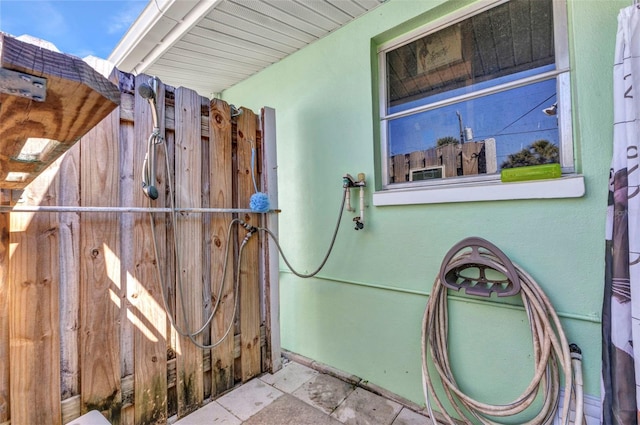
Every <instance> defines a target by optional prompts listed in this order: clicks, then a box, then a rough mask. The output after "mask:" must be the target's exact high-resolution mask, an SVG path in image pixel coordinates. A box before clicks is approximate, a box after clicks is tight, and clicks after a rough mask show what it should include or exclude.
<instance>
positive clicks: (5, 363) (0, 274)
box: [0, 213, 11, 423]
mask: <svg viewBox="0 0 640 425" xmlns="http://www.w3.org/2000/svg"><path fill="white" fill-rule="evenodd" d="M8 275H9V213H2V214H0V359H2V361H0V423H3V422H7V421H8V420H9V419H10V418H11V395H10V392H9V385H10V383H9V377H10V371H11V365H10V362H9V360H10V359H9V351H10V350H9V319H10V316H9V276H8Z"/></svg>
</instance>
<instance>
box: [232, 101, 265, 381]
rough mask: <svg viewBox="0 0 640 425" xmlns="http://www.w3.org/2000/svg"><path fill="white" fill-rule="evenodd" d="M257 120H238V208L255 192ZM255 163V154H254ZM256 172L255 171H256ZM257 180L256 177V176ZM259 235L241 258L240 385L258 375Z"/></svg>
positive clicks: (250, 217) (246, 115) (248, 218)
mask: <svg viewBox="0 0 640 425" xmlns="http://www.w3.org/2000/svg"><path fill="white" fill-rule="evenodd" d="M256 130H257V117H256V114H254V113H253V111H251V110H249V109H245V108H243V109H242V115H240V116H239V117H238V137H237V140H238V146H237V161H238V173H237V176H238V206H239V207H242V208H247V207H248V206H249V199H250V198H251V195H252V194H253V193H254V187H253V181H252V178H251V148H252V146H254V147H255V145H256V143H257V140H256V139H257V138H256ZM256 163H257V154H256ZM256 172H257V171H256ZM256 179H258V177H257V176H256ZM243 219H244V221H245V222H247V223H249V224H252V225H254V226H258V225H259V221H258V215H257V214H245V215H244V217H243ZM246 233H247V231H246V230H245V229H244V228H242V227H240V228H239V233H238V240H239V241H242V239H243V238H244V237H245V235H246ZM258 238H259V234H256V235H255V236H253V237H252V238H251V239H250V240H249V241H248V243H247V244H246V246H245V247H244V250H243V252H242V257H241V258H240V343H241V356H240V363H241V367H242V371H241V372H242V375H241V376H242V382H246V381H248V380H249V379H251V378H252V377H254V376H256V375H258V374H259V373H260V372H261V364H260V289H259V285H258V281H259V278H260V271H259V267H260V266H259V243H258Z"/></svg>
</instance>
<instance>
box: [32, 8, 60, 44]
mask: <svg viewBox="0 0 640 425" xmlns="http://www.w3.org/2000/svg"><path fill="white" fill-rule="evenodd" d="M29 19H30V20H31V26H32V27H33V28H37V29H38V32H39V33H40V34H41V37H42V38H44V39H59V38H60V35H63V36H66V34H68V32H69V25H68V24H67V21H66V20H65V18H64V15H63V14H62V13H61V12H60V11H59V10H58V9H57V8H56V7H55V5H54V4H53V3H52V2H50V1H39V2H37V4H35V5H34V6H32V7H30V8H29Z"/></svg>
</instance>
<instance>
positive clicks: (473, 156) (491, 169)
mask: <svg viewBox="0 0 640 425" xmlns="http://www.w3.org/2000/svg"><path fill="white" fill-rule="evenodd" d="M434 170H436V171H437V172H434ZM421 171H422V172H424V171H426V172H429V173H431V175H430V176H429V177H428V178H444V177H457V176H470V175H476V174H492V173H495V172H497V163H496V147H495V139H486V140H483V141H480V142H465V143H461V144H447V145H443V146H438V147H434V148H430V149H426V150H419V151H414V152H411V153H408V154H398V155H393V156H392V157H391V158H390V161H389V183H403V182H408V181H412V180H414V179H413V178H412V177H415V174H414V173H416V172H421ZM412 174H414V175H413V176H412ZM418 179H420V180H423V179H424V178H422V177H418ZM416 180H417V179H416Z"/></svg>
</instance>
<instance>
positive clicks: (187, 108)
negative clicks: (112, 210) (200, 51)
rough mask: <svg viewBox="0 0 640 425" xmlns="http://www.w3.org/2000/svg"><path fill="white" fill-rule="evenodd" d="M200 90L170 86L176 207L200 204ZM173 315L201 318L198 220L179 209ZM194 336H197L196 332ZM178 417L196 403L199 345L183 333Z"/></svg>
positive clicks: (181, 319) (191, 323)
mask: <svg viewBox="0 0 640 425" xmlns="http://www.w3.org/2000/svg"><path fill="white" fill-rule="evenodd" d="M200 105H201V101H200V96H198V94H197V93H196V92H194V91H193V90H189V89H186V88H183V87H181V88H179V89H177V90H176V140H175V143H176V147H175V164H176V170H175V175H176V184H175V187H176V191H175V192H176V193H175V196H176V207H178V208H182V207H184V208H188V207H200V206H201V202H200V199H201V187H202V183H201V174H202V171H201V151H202V149H201V143H202V141H201V136H200ZM175 231H176V235H177V252H176V253H177V263H176V265H177V271H176V274H177V276H176V282H177V291H176V300H177V301H176V304H177V305H176V315H177V322H178V327H180V328H182V329H183V330H184V331H187V332H193V331H194V330H196V329H198V328H199V327H200V325H201V323H202V316H203V313H202V260H201V259H202V244H201V241H202V224H201V221H200V215H199V214H196V215H193V214H180V215H179V217H178V222H177V223H176V228H175ZM195 339H196V340H197V341H198V342H200V343H201V342H202V337H201V336H197V337H195ZM176 360H177V371H178V374H177V378H178V417H183V416H185V415H187V414H188V413H190V412H192V411H194V410H195V409H197V408H198V406H200V404H201V403H202V399H203V389H202V350H201V349H199V348H198V347H196V346H195V345H194V344H193V343H192V342H191V341H190V340H189V338H187V337H180V338H179V339H178V347H177V353H176Z"/></svg>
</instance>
